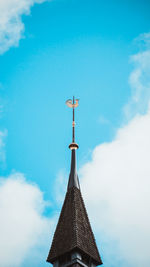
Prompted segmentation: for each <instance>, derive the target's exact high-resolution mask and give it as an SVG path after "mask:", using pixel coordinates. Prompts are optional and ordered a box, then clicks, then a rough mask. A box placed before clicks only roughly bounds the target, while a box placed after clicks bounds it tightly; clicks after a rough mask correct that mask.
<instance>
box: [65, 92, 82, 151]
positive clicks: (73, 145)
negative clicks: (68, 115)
mask: <svg viewBox="0 0 150 267" xmlns="http://www.w3.org/2000/svg"><path fill="white" fill-rule="evenodd" d="M78 102H79V99H75V98H74V96H73V100H71V99H68V100H67V101H66V105H67V106H68V107H69V108H72V112H73V118H72V143H71V144H70V145H69V148H70V149H77V148H78V145H77V144H76V143H75V108H76V107H77V106H78V105H79V104H78Z"/></svg>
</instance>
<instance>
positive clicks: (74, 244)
mask: <svg viewBox="0 0 150 267" xmlns="http://www.w3.org/2000/svg"><path fill="white" fill-rule="evenodd" d="M66 104H67V106H69V107H71V108H72V109H73V122H72V143H71V144H70V145H69V148H70V149H71V169H70V175H69V181H68V187H67V193H66V196H65V200H64V204H63V207H62V210H61V213H60V217H59V220H58V224H57V227H56V230H55V233H54V237H53V241H52V245H51V248H50V251H49V254H48V257H47V261H48V262H50V263H52V264H53V265H54V267H69V266H72V267H81V266H83V267H88V266H89V267H91V266H92V267H94V266H97V265H101V264H102V261H101V258H100V255H99V252H98V249H97V246H96V242H95V238H94V235H93V232H92V229H91V225H90V222H89V219H88V215H87V212H86V208H85V205H84V201H83V198H82V195H81V191H80V185H79V179H78V175H77V170H76V150H77V149H78V145H77V144H76V143H75V116H74V115H75V114H74V109H75V107H77V106H78V100H77V99H76V100H75V99H74V97H73V101H72V100H68V101H66Z"/></svg>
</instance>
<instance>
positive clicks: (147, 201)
mask: <svg viewBox="0 0 150 267" xmlns="http://www.w3.org/2000/svg"><path fill="white" fill-rule="evenodd" d="M147 36H148V35H147ZM132 60H133V61H134V63H135V64H136V66H135V69H134V71H133V72H132V73H131V75H130V84H131V87H132V90H133V91H132V97H131V100H130V102H129V103H128V105H127V106H126V110H127V111H128V117H130V118H132V119H130V121H129V122H128V123H127V125H125V126H123V127H122V128H120V129H119V130H118V131H117V134H116V137H115V139H114V140H113V141H112V142H110V143H104V144H102V145H99V146H97V147H96V148H95V149H94V151H93V153H92V160H91V161H89V162H88V163H87V164H85V165H84V166H83V167H82V169H81V170H80V177H81V178H82V179H81V180H82V185H81V186H82V190H83V195H84V198H85V200H86V203H87V206H88V211H89V214H90V217H91V218H92V224H94V225H95V229H96V232H97V234H96V237H97V238H98V240H99V241H101V246H102V252H103V256H104V259H103V260H104V266H118V265H119V266H120V267H123V266H128V267H138V266H139V267H141V266H143V267H149V266H150V253H149V248H150V213H149V211H150V110H149V108H148V106H149V101H150V83H149V76H148V73H149V71H150V51H149V50H145V51H144V52H141V53H139V54H137V55H134V56H133V57H132ZM140 113H141V114H140ZM133 115H134V116H133ZM108 250H109V251H108ZM119 262H120V263H119Z"/></svg>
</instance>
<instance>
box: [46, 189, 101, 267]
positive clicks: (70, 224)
mask: <svg viewBox="0 0 150 267" xmlns="http://www.w3.org/2000/svg"><path fill="white" fill-rule="evenodd" d="M75 248H78V249H79V250H80V251H82V252H83V253H85V254H86V255H89V256H90V257H91V258H92V259H93V260H94V261H95V263H96V264H97V265H101V264H102V261H101V258H100V255H99V252H98V249H97V246H96V243H95V239H94V235H93V232H92V229H91V226H90V222H89V219H88V215H87V212H86V208H85V205H84V202H83V198H82V195H81V192H80V189H78V188H77V187H75V186H73V187H70V188H68V191H67V193H66V197H65V201H64V204H63V207H62V210H61V214H60V217H59V221H58V224H57V227H56V231H55V234H54V237H53V241H52V246H51V249H50V251H49V255H48V258H47V261H48V262H51V263H53V262H54V260H56V259H57V258H58V257H60V256H61V255H64V254H65V253H67V252H70V251H72V250H74V249H75Z"/></svg>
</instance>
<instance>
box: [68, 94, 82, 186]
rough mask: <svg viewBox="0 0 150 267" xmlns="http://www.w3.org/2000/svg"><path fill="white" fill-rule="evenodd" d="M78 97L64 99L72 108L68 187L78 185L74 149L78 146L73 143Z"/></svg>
mask: <svg viewBox="0 0 150 267" xmlns="http://www.w3.org/2000/svg"><path fill="white" fill-rule="evenodd" d="M78 102H79V100H78V99H75V98H74V96H73V101H72V100H71V99H68V100H67V101H66V105H67V106H68V107H69V108H72V111H73V116H72V143H71V144H70V145H69V148H70V150H71V168H70V175H69V181H68V189H69V188H71V187H73V186H74V187H77V188H78V189H79V188H80V186H79V179H78V175H77V170H76V149H78V148H79V146H78V144H76V143H75V108H76V107H77V106H78Z"/></svg>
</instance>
